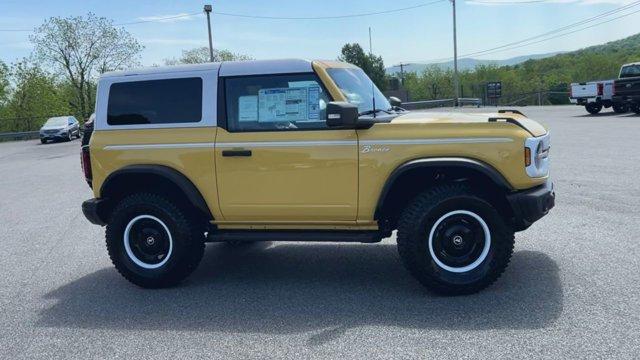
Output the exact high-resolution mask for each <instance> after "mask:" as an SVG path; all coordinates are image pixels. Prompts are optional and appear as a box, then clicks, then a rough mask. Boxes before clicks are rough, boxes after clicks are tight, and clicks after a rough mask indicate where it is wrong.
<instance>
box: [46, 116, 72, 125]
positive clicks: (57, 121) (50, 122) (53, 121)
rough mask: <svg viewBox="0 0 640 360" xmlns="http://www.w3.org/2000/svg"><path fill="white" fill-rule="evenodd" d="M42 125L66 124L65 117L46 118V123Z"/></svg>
mask: <svg viewBox="0 0 640 360" xmlns="http://www.w3.org/2000/svg"><path fill="white" fill-rule="evenodd" d="M44 126H47V127H51V126H67V118H66V117H57V118H51V119H49V120H47V122H46V123H44Z"/></svg>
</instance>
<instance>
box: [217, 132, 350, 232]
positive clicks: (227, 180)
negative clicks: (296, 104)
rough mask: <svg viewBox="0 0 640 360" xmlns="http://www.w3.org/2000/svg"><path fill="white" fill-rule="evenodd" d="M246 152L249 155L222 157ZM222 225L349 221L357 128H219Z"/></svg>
mask: <svg viewBox="0 0 640 360" xmlns="http://www.w3.org/2000/svg"><path fill="white" fill-rule="evenodd" d="M242 149H250V150H251V152H252V154H251V156H250V157H225V156H223V153H224V152H225V151H229V150H242ZM215 153H216V164H217V181H218V186H219V188H220V189H221V192H220V195H219V200H220V207H221V209H222V219H220V220H224V221H244V222H247V221H249V222H250V221H257V222H259V223H265V222H270V221H287V222H307V223H308V222H310V221H317V222H327V221H328V222H331V221H337V222H349V223H350V224H351V225H355V221H356V215H357V210H358V150H357V138H356V132H355V130H313V131H281V132H278V131H275V132H272V131H269V132H239V133H231V132H227V131H226V130H224V129H219V130H218V135H217V139H216V151H215Z"/></svg>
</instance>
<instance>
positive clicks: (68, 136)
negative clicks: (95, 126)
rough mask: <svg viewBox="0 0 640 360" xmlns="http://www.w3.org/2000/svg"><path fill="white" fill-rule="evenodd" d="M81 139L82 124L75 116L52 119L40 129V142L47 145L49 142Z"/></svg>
mask: <svg viewBox="0 0 640 360" xmlns="http://www.w3.org/2000/svg"><path fill="white" fill-rule="evenodd" d="M74 137H75V138H80V124H79V123H78V120H76V118H75V117H73V116H58V117H52V118H50V119H49V120H47V122H45V123H44V125H42V128H40V141H41V142H42V143H43V144H45V143H46V142H47V140H68V141H71V140H73V138H74Z"/></svg>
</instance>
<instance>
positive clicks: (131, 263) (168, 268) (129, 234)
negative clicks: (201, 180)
mask: <svg viewBox="0 0 640 360" xmlns="http://www.w3.org/2000/svg"><path fill="white" fill-rule="evenodd" d="M198 229H202V227H201V226H198V224H194V223H193V222H192V219H191V218H189V217H188V215H187V213H186V212H185V211H183V210H182V209H180V208H179V207H177V206H176V205H175V204H173V203H172V202H171V201H169V200H168V199H166V198H164V197H162V196H159V195H156V194H149V193H140V194H134V195H131V196H129V197H127V198H125V199H124V200H122V201H121V202H120V203H119V204H118V205H116V207H115V209H114V210H113V212H112V215H111V217H110V220H109V223H108V224H107V231H106V240H107V250H108V252H109V256H110V257H111V261H112V262H113V264H114V265H115V267H116V269H117V270H118V271H119V272H120V273H121V274H122V275H123V276H124V277H125V278H126V279H127V280H129V281H130V282H132V283H134V284H136V285H139V286H142V287H146V288H159V287H167V286H172V285H175V284H177V283H179V282H180V281H182V280H183V279H184V278H186V277H187V276H188V275H189V274H191V272H193V270H195V268H196V267H197V265H198V264H199V262H200V260H201V259H202V255H203V252H204V232H201V231H199V230H198Z"/></svg>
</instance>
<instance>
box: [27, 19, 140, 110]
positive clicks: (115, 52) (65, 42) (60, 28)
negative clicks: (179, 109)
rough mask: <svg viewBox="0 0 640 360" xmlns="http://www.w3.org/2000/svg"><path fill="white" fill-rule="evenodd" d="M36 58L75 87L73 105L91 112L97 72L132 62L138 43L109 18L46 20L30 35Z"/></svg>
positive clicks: (110, 69) (138, 49)
mask: <svg viewBox="0 0 640 360" xmlns="http://www.w3.org/2000/svg"><path fill="white" fill-rule="evenodd" d="M30 40H31V42H32V43H33V44H34V46H35V54H36V56H37V58H38V59H39V60H41V61H43V62H44V63H46V64H47V65H51V66H52V67H53V68H54V69H55V70H56V71H58V72H59V73H60V74H63V75H64V76H65V77H66V79H67V81H68V82H69V83H70V84H71V85H72V86H73V89H74V90H75V97H76V100H75V101H74V107H75V109H76V112H77V113H80V114H82V116H87V115H88V114H89V113H90V112H92V111H93V104H94V101H95V80H96V78H97V76H98V75H100V74H102V73H104V72H106V71H112V70H120V69H124V68H126V67H129V66H132V65H136V64H137V63H138V62H137V59H138V56H139V54H140V51H142V45H140V44H139V43H138V41H137V40H136V39H134V38H133V36H131V34H130V33H129V32H127V31H126V30H125V29H124V28H116V27H115V26H114V25H113V21H112V20H108V19H106V18H104V17H97V16H95V15H94V14H92V13H89V14H87V15H86V16H73V17H67V18H60V17H52V18H49V19H47V20H46V21H45V22H44V23H43V24H42V25H41V26H40V27H38V28H37V29H36V30H35V32H34V34H33V35H31V37H30Z"/></svg>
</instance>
